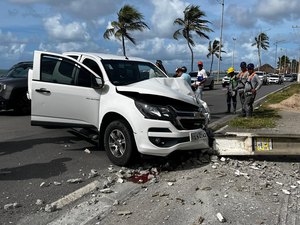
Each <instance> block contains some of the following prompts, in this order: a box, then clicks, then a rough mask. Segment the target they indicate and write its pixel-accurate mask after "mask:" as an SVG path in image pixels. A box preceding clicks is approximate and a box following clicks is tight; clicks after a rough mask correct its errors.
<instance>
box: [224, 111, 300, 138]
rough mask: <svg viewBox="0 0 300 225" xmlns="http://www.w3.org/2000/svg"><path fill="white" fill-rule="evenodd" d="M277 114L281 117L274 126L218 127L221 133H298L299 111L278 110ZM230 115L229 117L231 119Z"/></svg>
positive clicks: (299, 123)
mask: <svg viewBox="0 0 300 225" xmlns="http://www.w3.org/2000/svg"><path fill="white" fill-rule="evenodd" d="M279 115H280V116H281V118H280V119H279V120H278V121H277V123H276V124H277V125H276V127H275V128H261V129H241V128H233V127H224V128H223V129H220V131H221V132H222V133H226V132H243V133H244V132H245V133H246V132H249V133H257V134H267V133H271V134H278V135H280V134H288V135H291V134H295V135H297V134H298V135H300V112H292V111H283V110H281V111H279ZM232 118H233V117H231V118H230V119H232Z"/></svg>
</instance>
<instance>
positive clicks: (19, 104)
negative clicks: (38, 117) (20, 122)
mask: <svg viewBox="0 0 300 225" xmlns="http://www.w3.org/2000/svg"><path fill="white" fill-rule="evenodd" d="M15 101H16V103H15V105H14V112H15V114H18V115H27V114H30V111H31V101H30V100H28V98H27V96H26V95H22V96H19V98H17V99H15Z"/></svg>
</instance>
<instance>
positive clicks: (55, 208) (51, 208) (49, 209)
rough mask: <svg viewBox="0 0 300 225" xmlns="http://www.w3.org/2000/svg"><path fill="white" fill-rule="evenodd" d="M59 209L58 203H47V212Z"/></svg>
mask: <svg viewBox="0 0 300 225" xmlns="http://www.w3.org/2000/svg"><path fill="white" fill-rule="evenodd" d="M56 210H57V207H56V205H52V204H47V205H46V206H45V212H54V211H56Z"/></svg>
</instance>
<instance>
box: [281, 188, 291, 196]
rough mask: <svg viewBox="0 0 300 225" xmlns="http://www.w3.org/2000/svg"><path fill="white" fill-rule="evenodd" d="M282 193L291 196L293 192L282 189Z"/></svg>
mask: <svg viewBox="0 0 300 225" xmlns="http://www.w3.org/2000/svg"><path fill="white" fill-rule="evenodd" d="M282 192H283V193H284V194H286V195H290V194H291V192H290V191H288V190H286V189H282Z"/></svg>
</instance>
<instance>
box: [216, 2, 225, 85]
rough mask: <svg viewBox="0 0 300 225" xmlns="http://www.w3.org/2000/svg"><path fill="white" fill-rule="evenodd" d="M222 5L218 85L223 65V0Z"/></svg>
mask: <svg viewBox="0 0 300 225" xmlns="http://www.w3.org/2000/svg"><path fill="white" fill-rule="evenodd" d="M221 5H222V16H221V33H220V43H219V44H220V45H219V61H218V77H217V83H219V79H220V64H221V48H222V34H223V17H224V0H221Z"/></svg>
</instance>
